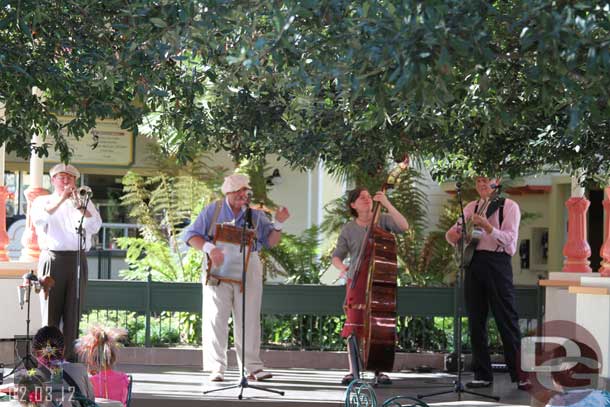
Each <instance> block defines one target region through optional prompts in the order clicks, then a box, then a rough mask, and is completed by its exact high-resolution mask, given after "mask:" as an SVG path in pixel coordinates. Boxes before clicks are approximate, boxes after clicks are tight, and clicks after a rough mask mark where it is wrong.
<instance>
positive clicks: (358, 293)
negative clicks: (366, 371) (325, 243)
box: [332, 188, 409, 385]
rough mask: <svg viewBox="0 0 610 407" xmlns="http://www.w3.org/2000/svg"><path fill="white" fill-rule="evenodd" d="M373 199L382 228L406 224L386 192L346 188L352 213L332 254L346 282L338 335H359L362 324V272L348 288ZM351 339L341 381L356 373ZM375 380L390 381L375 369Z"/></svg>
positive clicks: (402, 227)
mask: <svg viewBox="0 0 610 407" xmlns="http://www.w3.org/2000/svg"><path fill="white" fill-rule="evenodd" d="M373 201H376V202H379V204H381V205H382V206H383V207H384V208H386V210H387V213H383V214H381V216H380V217H379V221H378V226H379V227H381V228H382V229H384V230H387V231H389V232H394V233H403V232H404V231H406V230H407V229H408V228H409V223H408V222H407V220H406V219H405V217H404V216H403V215H402V214H401V213H400V212H398V210H397V209H396V208H395V207H394V206H393V205H392V204H391V203H390V201H389V200H388V198H387V196H386V195H385V193H383V192H377V193H376V194H375V196H373V197H371V195H370V194H369V192H368V191H367V190H366V189H364V188H356V189H354V190H352V191H350V192H349V194H348V198H347V207H348V209H349V211H350V213H351V214H352V216H353V217H354V219H353V220H351V221H349V222H348V223H346V224H345V225H344V226H343V229H341V234H340V235H339V238H338V239H337V245H336V247H335V250H334V251H333V254H332V264H333V266H335V267H336V268H338V269H339V270H340V271H341V274H342V276H343V275H345V276H346V277H347V284H346V291H347V292H346V298H347V299H348V300H347V301H346V305H345V307H344V308H345V313H346V317H347V320H346V322H345V325H344V327H343V331H342V332H341V336H343V337H344V338H348V337H349V336H351V335H355V336H356V338H358V339H360V338H362V334H363V327H364V309H363V308H364V307H363V304H364V303H365V296H366V292H365V290H366V279H367V275H366V273H360V274H358V277H357V278H358V281H357V282H356V284H355V285H354V288H352V287H351V286H352V278H353V277H354V273H355V267H356V260H357V259H358V256H359V255H360V250H361V247H362V242H363V240H364V238H365V236H366V232H367V229H368V227H369V226H370V225H371V221H372V218H373V211H372V209H373ZM347 257H349V259H350V264H349V266H348V265H346V264H345V263H344V262H343V261H344V260H345V259H346V258H347ZM351 344H352V341H348V357H349V366H350V372H349V373H348V374H347V375H345V377H343V380H342V381H341V384H343V385H347V384H349V383H350V382H351V381H352V380H353V379H354V376H355V374H356V372H357V371H358V370H357V366H356V363H357V361H356V360H352V357H351V355H352V352H351V351H350V350H351V349H350V348H351V346H352V345H351ZM375 374H376V376H377V382H378V383H381V384H391V383H392V381H391V380H390V378H389V377H388V376H387V375H385V374H383V373H381V372H375Z"/></svg>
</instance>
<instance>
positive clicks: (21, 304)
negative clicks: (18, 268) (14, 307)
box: [17, 285, 27, 309]
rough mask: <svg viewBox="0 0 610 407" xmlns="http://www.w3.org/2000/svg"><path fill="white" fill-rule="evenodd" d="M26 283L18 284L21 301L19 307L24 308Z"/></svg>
mask: <svg viewBox="0 0 610 407" xmlns="http://www.w3.org/2000/svg"><path fill="white" fill-rule="evenodd" d="M26 289H27V288H26V286H25V285H20V286H17V301H18V302H19V307H20V308H21V309H23V304H25V290H26Z"/></svg>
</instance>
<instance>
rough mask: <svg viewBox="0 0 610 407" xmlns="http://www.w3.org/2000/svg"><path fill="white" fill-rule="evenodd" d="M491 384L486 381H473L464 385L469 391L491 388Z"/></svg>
mask: <svg viewBox="0 0 610 407" xmlns="http://www.w3.org/2000/svg"><path fill="white" fill-rule="evenodd" d="M491 384H492V382H490V381H488V380H473V381H471V382H468V383H466V387H468V388H469V389H483V388H486V387H491Z"/></svg>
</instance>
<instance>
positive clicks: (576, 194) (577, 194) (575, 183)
mask: <svg viewBox="0 0 610 407" xmlns="http://www.w3.org/2000/svg"><path fill="white" fill-rule="evenodd" d="M581 179H582V170H578V171H576V173H575V174H574V175H573V176H572V188H571V191H572V192H571V195H570V196H571V197H572V198H582V197H583V196H585V189H584V188H583V187H582V186H580V180H581Z"/></svg>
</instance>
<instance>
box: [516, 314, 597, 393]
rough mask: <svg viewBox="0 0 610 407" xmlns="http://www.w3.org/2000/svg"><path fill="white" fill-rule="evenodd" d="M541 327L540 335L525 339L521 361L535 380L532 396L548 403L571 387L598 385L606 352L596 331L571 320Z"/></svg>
mask: <svg viewBox="0 0 610 407" xmlns="http://www.w3.org/2000/svg"><path fill="white" fill-rule="evenodd" d="M541 328H542V329H541V331H540V332H541V334H540V336H527V337H524V338H522V339H521V356H520V360H519V362H520V365H521V370H522V371H523V372H524V373H525V375H526V376H527V378H528V379H529V380H530V381H531V382H532V388H531V390H530V393H531V394H532V396H533V397H534V398H536V399H537V400H539V401H541V402H543V403H547V402H548V401H549V400H550V399H551V398H552V397H553V396H555V395H557V394H563V393H566V392H568V391H570V390H584V389H596V388H597V384H598V381H599V374H600V372H601V370H602V354H601V350H600V347H599V344H598V343H597V340H595V338H594V337H593V335H591V333H590V332H589V331H587V330H586V329H585V328H583V327H582V326H580V325H578V324H576V323H574V322H570V321H549V322H545V323H544V324H543V325H542V327H541ZM587 394H588V392H582V397H583V398H584V397H586V396H587Z"/></svg>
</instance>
